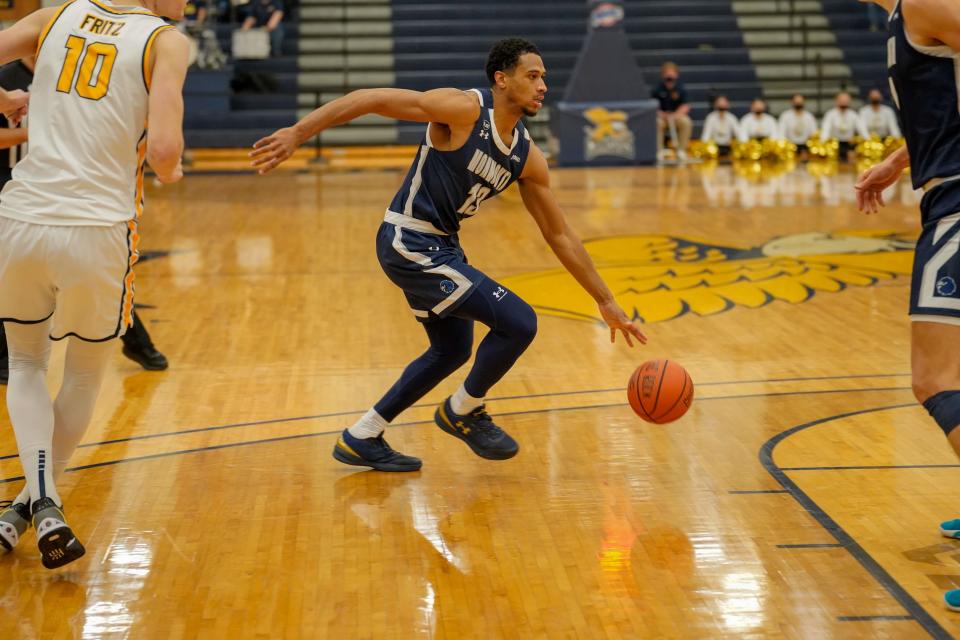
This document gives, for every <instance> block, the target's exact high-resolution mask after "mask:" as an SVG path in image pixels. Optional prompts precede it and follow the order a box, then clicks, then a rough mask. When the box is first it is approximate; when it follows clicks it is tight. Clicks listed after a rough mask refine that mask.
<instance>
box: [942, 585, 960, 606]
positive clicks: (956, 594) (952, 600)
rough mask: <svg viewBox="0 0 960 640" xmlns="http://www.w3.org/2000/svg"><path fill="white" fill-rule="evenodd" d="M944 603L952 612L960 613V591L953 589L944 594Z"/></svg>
mask: <svg viewBox="0 0 960 640" xmlns="http://www.w3.org/2000/svg"><path fill="white" fill-rule="evenodd" d="M943 601H944V602H945V603H946V604H947V609H950V611H960V589H951V590H950V591H947V592H946V593H945V594H943Z"/></svg>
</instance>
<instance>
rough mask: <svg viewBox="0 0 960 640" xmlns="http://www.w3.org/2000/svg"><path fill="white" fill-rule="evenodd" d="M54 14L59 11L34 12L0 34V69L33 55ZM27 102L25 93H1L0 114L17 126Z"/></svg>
mask: <svg viewBox="0 0 960 640" xmlns="http://www.w3.org/2000/svg"><path fill="white" fill-rule="evenodd" d="M57 11H59V8H58V7H48V8H46V9H40V10H38V11H34V12H33V13H31V14H30V15H28V16H26V17H24V18H21V19H20V20H18V21H17V23H16V24H14V25H13V26H12V27H10V28H9V29H4V30H3V31H0V65H4V64H7V63H8V62H13V61H14V60H19V59H20V58H27V57H29V56H32V55H35V54H36V53H37V43H38V42H39V41H40V34H41V33H43V29H44V28H45V27H46V26H47V24H49V23H50V21H51V20H52V19H53V17H54V15H56V13H57ZM29 100H30V96H29V94H27V93H26V92H25V91H20V90H16V91H6V90H4V89H0V113H3V115H4V116H6V118H7V119H8V120H9V121H10V122H12V123H17V122H19V121H20V119H21V118H22V117H23V116H24V115H25V114H26V109H27V103H28V102H29Z"/></svg>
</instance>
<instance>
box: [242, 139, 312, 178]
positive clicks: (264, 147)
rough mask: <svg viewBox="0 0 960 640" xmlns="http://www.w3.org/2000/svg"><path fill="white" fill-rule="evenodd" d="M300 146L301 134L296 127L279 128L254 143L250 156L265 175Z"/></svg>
mask: <svg viewBox="0 0 960 640" xmlns="http://www.w3.org/2000/svg"><path fill="white" fill-rule="evenodd" d="M299 146H300V136H299V135H298V134H297V131H296V129H294V128H293V127H287V128H285V129H277V130H276V131H274V132H273V133H271V134H270V135H269V136H267V137H266V138H261V139H260V140H257V141H256V142H255V143H254V144H253V151H251V152H250V157H251V158H253V161H252V163H251V164H252V165H253V168H254V169H256V170H257V172H258V173H259V174H260V175H264V174H266V173H269V172H270V171H272V170H273V169H274V167H276V166H277V165H279V164H280V163H281V162H283V161H284V160H286V159H287V158H289V157H290V156H292V155H293V152H294V151H296V150H297V147H299Z"/></svg>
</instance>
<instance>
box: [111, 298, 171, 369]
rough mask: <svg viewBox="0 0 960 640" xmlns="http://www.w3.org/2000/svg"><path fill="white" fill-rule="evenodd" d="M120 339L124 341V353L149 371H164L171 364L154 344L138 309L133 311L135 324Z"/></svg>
mask: <svg viewBox="0 0 960 640" xmlns="http://www.w3.org/2000/svg"><path fill="white" fill-rule="evenodd" d="M120 339H121V340H122V341H123V355H125V356H127V357H128V358H130V359H131V360H133V361H134V362H136V363H137V364H139V365H140V366H141V367H143V368H144V369H146V370H147V371H163V370H164V369H166V368H167V367H168V366H170V364H169V363H168V362H167V358H166V356H164V355H163V354H162V353H160V352H159V351H157V348H156V347H154V346H153V340H151V339H150V334H149V333H147V328H146V327H145V326H143V320H141V319H140V315H139V314H138V313H137V312H136V310H134V312H133V324H131V325H130V327H129V328H128V329H127V332H126V333H124V334H123V335H122V336H120Z"/></svg>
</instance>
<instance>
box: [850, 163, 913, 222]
mask: <svg viewBox="0 0 960 640" xmlns="http://www.w3.org/2000/svg"><path fill="white" fill-rule="evenodd" d="M902 173H903V169H901V168H900V167H899V166H897V165H895V164H893V163H891V162H888V161H886V160H884V161H883V162H881V163H880V164H878V165H877V166H875V167H873V168H871V169H867V170H866V171H864V172H863V173H862V174H860V178H859V179H858V180H857V185H856V187H855V189H856V190H857V209H859V210H860V211H861V212H862V213H866V214H871V213H876V212H877V211H879V210H880V208H881V207H883V206H885V205H886V202H884V201H883V190H884V189H886V188H887V187H889V186H890V185H892V184H893V183H895V182H896V181H897V180H899V179H900V176H901V174H902Z"/></svg>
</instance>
